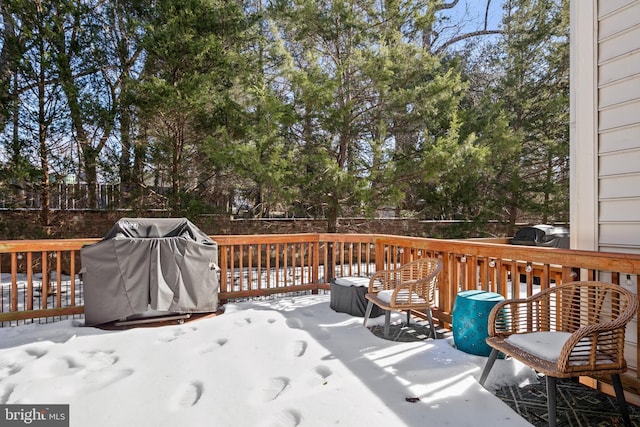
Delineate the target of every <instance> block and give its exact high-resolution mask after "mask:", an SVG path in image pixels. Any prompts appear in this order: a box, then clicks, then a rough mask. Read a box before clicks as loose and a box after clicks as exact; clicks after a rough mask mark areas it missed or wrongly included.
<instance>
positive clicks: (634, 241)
mask: <svg viewBox="0 0 640 427" xmlns="http://www.w3.org/2000/svg"><path fill="white" fill-rule="evenodd" d="M571 247H572V248H574V249H585V250H600V251H606V252H624V253H640V0H571ZM600 278H601V279H602V280H609V279H610V275H605V276H604V277H600ZM620 282H621V284H622V285H623V286H625V287H627V288H628V289H630V290H633V291H634V292H637V282H638V278H637V277H635V276H631V277H624V276H622V277H620ZM638 341H639V340H638V326H637V321H634V322H632V323H631V324H630V325H629V327H628V329H627V349H626V352H625V355H626V359H627V362H628V363H629V365H630V366H631V367H632V368H633V369H635V370H636V372H637V370H638V369H637V367H638V349H637V343H638Z"/></svg>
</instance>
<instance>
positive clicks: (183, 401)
mask: <svg viewBox="0 0 640 427" xmlns="http://www.w3.org/2000/svg"><path fill="white" fill-rule="evenodd" d="M202 393H204V384H203V383H202V382H200V381H192V382H190V383H188V384H184V385H183V386H182V387H180V388H179V389H178V390H177V391H176V392H175V393H174V395H173V396H172V399H171V400H172V402H171V406H172V407H173V409H175V410H181V409H187V408H190V407H192V406H195V405H196V404H197V403H198V402H199V401H200V398H201V397H202Z"/></svg>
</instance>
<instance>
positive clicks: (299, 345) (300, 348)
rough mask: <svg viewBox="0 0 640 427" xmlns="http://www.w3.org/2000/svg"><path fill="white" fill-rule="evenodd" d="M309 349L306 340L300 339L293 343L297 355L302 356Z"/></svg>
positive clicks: (294, 353)
mask: <svg viewBox="0 0 640 427" xmlns="http://www.w3.org/2000/svg"><path fill="white" fill-rule="evenodd" d="M306 351H307V342H306V341H304V340H298V341H296V342H295V343H293V355H294V356H295V357H302V356H304V353H305V352H306Z"/></svg>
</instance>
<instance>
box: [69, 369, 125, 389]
mask: <svg viewBox="0 0 640 427" xmlns="http://www.w3.org/2000/svg"><path fill="white" fill-rule="evenodd" d="M132 374H133V369H119V370H114V369H104V370H100V371H91V372H89V373H88V374H86V375H85V376H84V377H83V381H82V386H81V390H82V391H84V392H92V391H98V390H102V389H104V388H106V387H109V386H110V385H112V384H115V383H117V382H118V381H120V380H122V379H124V378H127V377H128V376H130V375H132Z"/></svg>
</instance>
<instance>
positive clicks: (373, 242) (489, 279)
mask: <svg viewBox="0 0 640 427" xmlns="http://www.w3.org/2000/svg"><path fill="white" fill-rule="evenodd" d="M211 237H212V238H213V239H214V240H215V241H216V242H217V243H218V248H219V265H220V293H219V297H220V299H221V301H223V302H224V301H229V300H234V299H243V298H252V297H257V296H266V295H273V294H288V293H292V292H301V291H305V292H318V291H320V290H329V289H330V285H329V283H330V280H331V278H332V277H337V276H347V275H351V276H369V275H371V274H373V273H374V272H375V271H377V270H380V269H388V268H393V267H397V266H399V265H401V264H404V263H407V262H409V261H411V260H414V259H417V258H421V257H426V256H435V257H439V258H440V259H442V261H443V270H442V272H441V274H440V277H439V282H438V308H437V310H435V311H434V316H435V317H436V318H437V319H439V321H440V322H441V324H443V325H445V326H450V324H451V321H452V318H451V313H452V311H453V304H454V302H455V297H456V294H457V293H458V292H459V291H462V290H469V289H483V290H487V291H493V292H498V293H500V294H502V295H504V296H505V297H525V296H529V295H532V294H533V293H535V292H537V291H539V290H541V289H545V288H547V287H549V286H554V285H555V284H558V283H562V282H566V281H571V280H593V279H599V280H605V281H609V282H612V283H616V284H619V285H621V286H625V287H628V288H630V289H631V290H632V291H633V292H635V293H638V280H637V277H638V274H640V255H632V254H621V253H606V252H592V251H577V250H565V249H550V248H539V247H530V246H513V245H508V244H504V243H506V240H504V241H500V240H497V241H496V240H493V241H488V240H439V239H425V238H415V237H402V236H391V235H359V234H291V235H251V236H248V235H240V236H211ZM96 241H98V239H73V240H30V241H0V273H1V277H2V284H1V294H0V325H2V326H10V325H16V324H20V323H22V322H25V321H32V320H34V319H40V320H45V321H49V320H56V319H58V318H61V317H65V316H80V315H82V313H83V296H84V292H83V283H82V280H81V275H80V274H79V273H80V271H81V267H82V266H81V260H80V249H81V248H82V247H83V246H84V245H86V244H91V243H95V242H96ZM636 325H637V323H635V322H634V325H633V326H632V327H631V328H629V329H628V334H627V341H629V345H628V347H629V348H628V352H629V356H627V361H628V362H629V365H630V367H631V368H632V369H633V377H634V378H633V380H632V381H631V382H627V383H625V388H626V389H627V390H631V391H632V393H634V394H635V395H636V396H640V380H638V376H637V372H638V369H637V362H638V359H639V357H638V355H639V352H638V346H637V343H638V341H639V336H638V335H639V334H638V328H637V326H636ZM636 400H637V401H638V402H640V398H638V399H636Z"/></svg>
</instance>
